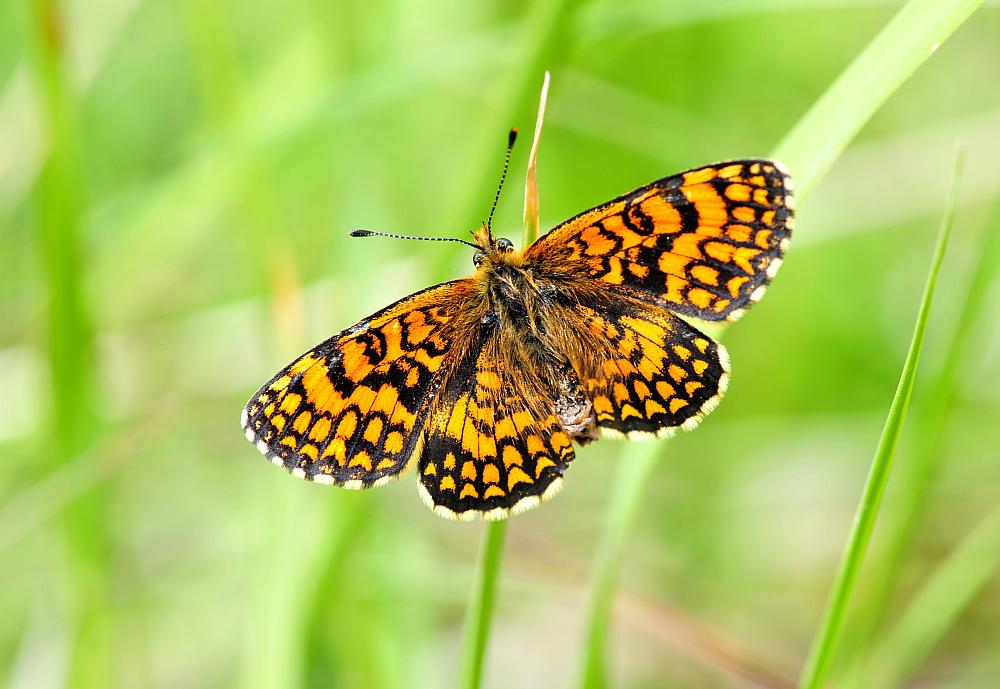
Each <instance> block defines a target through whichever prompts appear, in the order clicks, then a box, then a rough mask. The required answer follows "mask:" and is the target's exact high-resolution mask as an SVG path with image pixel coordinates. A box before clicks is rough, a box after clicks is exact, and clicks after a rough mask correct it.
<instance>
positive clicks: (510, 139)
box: [486, 129, 517, 233]
mask: <svg viewBox="0 0 1000 689" xmlns="http://www.w3.org/2000/svg"><path fill="white" fill-rule="evenodd" d="M516 140H517V129H511V130H510V134H508V135H507V155H506V156H505V157H504V159H503V173H502V174H501V175H500V185H499V186H498V187H497V195H496V196H494V197H493V207H492V208H490V217H489V220H487V221H486V229H487V230H489V231H490V233H492V232H493V214H494V213H495V212H496V210H497V203H499V202H500V191H501V190H502V189H503V182H504V180H505V179H507V168H508V167H509V166H510V152H511V151H512V150H514V142H515V141H516Z"/></svg>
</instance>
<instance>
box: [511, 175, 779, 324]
mask: <svg viewBox="0 0 1000 689" xmlns="http://www.w3.org/2000/svg"><path fill="white" fill-rule="evenodd" d="M793 207H794V204H793V200H792V195H791V181H790V179H789V177H788V175H787V174H786V173H785V172H784V170H783V168H782V167H781V166H780V164H779V163H777V162H775V161H771V160H737V161H731V162H724V163H715V164H713V165H708V166H706V167H702V168H697V169H694V170H689V171H687V172H682V173H680V174H677V175H672V176H670V177H664V178H663V179H661V180H657V181H656V182H653V183H652V184H648V185H646V186H644V187H640V188H639V189H636V190H635V191H633V192H631V193H629V194H626V195H625V196H621V197H619V198H617V199H615V200H613V201H610V202H608V203H606V204H604V205H601V206H598V207H597V208H593V209H591V210H589V211H586V212H584V213H581V214H580V215H578V216H576V217H575V218H573V219H571V220H568V221H566V222H565V223H563V224H561V225H559V226H558V227H556V228H554V229H553V230H552V231H551V232H549V233H548V234H546V235H545V236H543V237H542V238H540V239H539V240H538V241H537V242H535V243H534V244H532V245H531V246H530V247H529V248H528V249H527V251H526V257H527V258H528V259H529V260H532V261H536V262H538V263H539V264H540V265H561V266H565V267H566V270H567V272H568V273H569V274H571V275H575V276H578V277H586V278H592V279H596V280H600V281H601V282H603V283H605V284H607V285H614V286H616V287H617V288H618V289H619V290H622V291H624V292H627V293H629V294H631V295H633V296H635V297H636V298H639V299H641V300H644V301H648V302H650V303H653V304H657V305H659V306H663V307H665V308H667V309H669V310H671V311H673V312H675V313H678V314H681V315H686V316H694V317H696V318H700V319H704V320H710V321H717V320H730V321H732V320H736V319H737V318H739V317H740V316H741V315H742V314H743V312H744V311H745V309H746V308H747V307H748V306H749V305H750V304H752V303H753V302H755V301H758V300H759V299H760V298H761V297H762V296H763V294H764V290H765V289H766V287H767V285H768V283H769V282H770V280H771V278H772V277H774V275H775V273H776V272H777V270H778V266H780V265H781V259H782V255H783V254H784V251H785V248H786V247H787V245H788V239H789V237H790V236H791V229H792V220H793V213H792V209H793Z"/></svg>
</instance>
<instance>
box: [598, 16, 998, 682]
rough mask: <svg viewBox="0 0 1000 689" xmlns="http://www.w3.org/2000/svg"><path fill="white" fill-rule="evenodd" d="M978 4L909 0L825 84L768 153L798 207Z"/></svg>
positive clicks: (609, 568) (612, 570) (601, 565)
mask: <svg viewBox="0 0 1000 689" xmlns="http://www.w3.org/2000/svg"><path fill="white" fill-rule="evenodd" d="M979 4H980V2H979V1H978V0H976V1H972V2H968V1H966V2H955V1H954V0H939V1H938V2H930V1H929V0H911V2H910V3H909V4H907V5H906V6H905V7H904V8H903V9H902V10H900V12H899V13H898V14H897V15H896V17H895V18H894V19H893V20H892V21H891V22H890V23H889V24H888V25H887V26H886V27H885V29H883V30H882V32H881V33H880V34H879V35H878V36H877V37H876V38H875V39H874V40H873V41H872V43H871V44H869V46H868V47H867V48H866V49H865V50H864V51H862V53H861V54H860V55H859V56H858V57H857V58H855V60H854V61H853V62H852V63H851V65H850V66H849V67H848V68H847V70H846V71H845V72H844V73H843V74H842V75H841V76H840V78H838V79H837V81H835V82H834V83H833V84H832V85H831V86H830V87H829V89H827V91H826V92H825V93H824V94H823V95H822V96H821V97H820V99H819V100H818V101H817V102H816V103H815V104H814V105H813V107H812V108H810V110H809V111H808V112H807V113H806V114H805V115H804V116H803V118H802V119H801V120H800V121H799V122H798V124H797V125H796V126H795V127H794V128H793V129H792V131H791V132H790V133H789V134H788V136H786V137H785V139H784V140H783V141H782V142H781V143H780V144H779V145H778V147H777V149H776V150H775V151H774V153H773V155H774V157H775V158H779V159H781V160H782V161H784V163H785V164H786V165H787V166H788V167H789V169H790V170H791V171H792V175H793V177H794V179H795V183H796V198H797V200H798V202H799V203H800V204H801V203H802V201H803V200H805V198H806V197H808V195H809V193H810V192H811V191H812V190H813V189H814V188H815V186H816V184H817V183H818V182H819V180H820V178H822V176H823V175H824V174H825V173H826V172H827V170H829V168H830V166H831V165H832V164H833V161H834V160H835V159H836V158H837V156H839V155H840V153H841V152H842V151H843V150H844V149H845V148H846V147H847V145H848V144H849V143H850V141H851V140H852V139H853V138H854V136H855V135H856V134H857V132H858V130H860V129H861V127H862V126H863V125H864V123H865V122H866V121H868V119H869V118H871V116H872V115H874V114H875V112H876V111H877V110H878V107H879V106H880V105H881V104H882V103H884V102H885V100H886V99H887V98H888V97H889V96H890V95H891V94H892V93H893V92H894V91H895V90H896V89H897V88H899V86H901V85H902V84H903V83H904V82H905V81H906V79H907V78H908V77H909V76H910V75H912V74H913V72H914V71H915V70H916V69H917V67H919V65H920V64H922V62H923V61H924V60H926V59H927V57H929V56H930V54H931V53H932V52H933V49H934V48H935V47H936V46H937V45H938V44H939V43H941V42H942V41H944V40H945V39H947V38H948V36H950V35H951V33H953V32H954V30H955V29H956V28H958V26H959V25H960V24H961V23H962V21H964V20H965V19H966V18H967V17H968V16H969V14H971V12H972V10H973V9H975V7H977V6H978V5H979ZM931 19H938V20H940V22H941V23H940V24H939V25H934V27H933V30H930V29H928V28H927V27H924V26H922V25H920V22H922V21H929V20H931ZM945 20H947V21H945ZM911 33H912V34H913V35H912V36H911V35H910V34H911ZM904 34H905V35H904ZM875 73H878V74H879V79H880V80H879V81H877V82H872V81H871V80H870V76H871V75H872V74H875ZM623 454H627V453H623ZM633 461H635V462H636V463H637V464H646V463H649V464H652V463H653V462H655V456H654V453H652V452H650V453H649V455H646V454H645V453H643V454H642V455H641V457H637V458H635V459H633V458H632V457H623V458H622V467H621V469H620V470H619V471H621V472H623V474H624V475H623V476H622V477H621V479H620V481H619V484H620V485H621V489H620V490H617V491H616V492H615V493H614V494H613V495H612V497H611V500H610V503H609V507H608V510H609V514H610V515H616V514H628V513H634V512H636V511H637V509H638V508H637V507H634V506H631V504H632V503H638V502H639V501H641V499H642V496H643V493H644V491H645V488H646V484H645V483H642V482H638V481H633V480H631V478H630V477H629V475H631V474H633V473H634V474H638V475H641V474H644V473H646V472H647V471H648V468H647V467H644V466H640V467H634V466H629V465H630V463H632V462H633ZM619 523H620V522H618V521H617V520H616V519H614V518H612V517H609V518H608V520H607V522H606V525H607V526H606V527H605V529H606V531H605V534H604V536H603V537H602V541H601V543H602V546H601V548H600V550H599V551H598V555H597V560H596V562H595V564H594V569H593V572H594V573H593V575H592V582H593V583H592V591H591V594H590V609H589V610H588V614H587V624H586V628H585V632H584V649H583V656H582V659H581V663H582V666H581V670H580V672H579V676H580V678H581V686H585V687H588V688H590V687H600V686H603V683H604V670H603V668H604V665H605V661H604V652H605V644H604V640H605V638H606V630H605V627H606V624H607V619H608V615H609V610H610V605H611V601H612V598H613V591H614V586H615V581H616V579H617V572H618V569H619V563H620V561H621V557H622V550H623V548H624V546H625V543H626V541H627V538H628V535H629V532H630V531H631V529H630V528H629V529H628V530H627V531H626V532H624V533H619V534H614V535H613V534H612V533H611V531H610V530H611V529H612V528H618V526H617V525H618V524H619ZM626 525H627V523H626Z"/></svg>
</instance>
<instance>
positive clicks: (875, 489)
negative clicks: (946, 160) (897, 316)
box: [799, 151, 964, 689]
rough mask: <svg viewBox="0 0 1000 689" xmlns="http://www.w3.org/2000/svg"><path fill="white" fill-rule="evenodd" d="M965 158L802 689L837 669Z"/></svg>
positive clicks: (917, 358) (906, 402)
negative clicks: (849, 611) (842, 638)
mask: <svg viewBox="0 0 1000 689" xmlns="http://www.w3.org/2000/svg"><path fill="white" fill-rule="evenodd" d="M963 158H964V156H963V154H962V151H959V153H958V154H957V156H956V160H955V169H954V172H953V173H952V181H951V188H950V190H949V192H948V200H947V202H946V206H945V212H944V216H943V218H942V221H941V230H940V232H939V233H938V239H937V245H936V246H935V248H934V258H933V260H932V261H931V268H930V273H929V274H928V276H927V284H926V286H925V288H924V295H923V298H922V300H921V302H920V310H919V312H918V313H917V322H916V326H915V327H914V330H913V339H912V340H911V342H910V349H909V351H908V352H907V354H906V361H905V362H904V363H903V371H902V373H901V375H900V378H899V385H898V386H897V388H896V394H895V395H894V396H893V399H892V404H891V406H890V407H889V415H888V417H887V418H886V421H885V426H884V427H883V429H882V436H881V438H879V443H878V447H877V448H876V450H875V458H874V460H873V461H872V466H871V469H870V470H869V473H868V479H867V481H866V482H865V488H864V492H863V493H862V496H861V502H860V503H859V505H858V509H857V512H856V513H855V517H854V525H853V527H852V528H851V534H850V536H849V538H848V541H847V546H846V548H845V550H844V555H843V558H842V559H841V563H840V566H839V568H838V570H837V575H836V577H835V578H834V585H833V591H832V593H831V595H830V599H829V602H828V604H827V608H826V611H825V612H824V614H823V621H822V623H821V624H820V627H819V632H818V633H817V635H816V639H815V641H814V642H813V646H812V649H811V651H810V653H809V659H808V660H807V662H806V666H805V669H804V671H803V673H802V679H801V681H800V683H799V686H800V687H802V689H818V687H821V686H823V685H824V684H825V683H826V681H827V679H828V678H829V676H830V672H831V670H832V669H833V662H834V659H835V658H836V653H837V645H838V644H839V642H840V637H841V635H842V633H843V629H844V619H845V617H846V614H847V608H848V605H849V604H850V602H851V596H852V595H853V593H854V588H855V585H856V584H857V580H858V574H859V572H860V571H861V564H862V562H863V561H864V557H865V552H866V551H867V549H868V543H869V541H870V540H871V535H872V531H873V530H874V529H875V520H876V519H877V517H878V512H879V507H880V506H881V503H882V496H883V494H884V493H885V487H886V484H887V483H888V482H889V475H890V473H891V472H892V460H893V456H894V455H895V452H896V445H897V444H898V442H899V436H900V434H901V432H902V430H903V424H904V422H905V421H906V411H907V408H908V407H909V404H910V396H911V395H912V394H913V384H914V381H915V380H916V376H917V364H918V363H919V361H920V352H921V349H922V347H923V343H924V335H925V333H926V329H927V318H928V316H929V314H930V309H931V302H932V301H933V297H934V288H935V286H936V284H937V278H938V272H939V271H940V269H941V261H942V260H943V259H944V254H945V251H946V249H947V247H948V238H949V236H950V234H951V225H952V220H953V218H954V215H955V207H956V205H957V202H958V201H957V196H958V192H957V190H958V184H959V179H960V177H961V170H962V163H963Z"/></svg>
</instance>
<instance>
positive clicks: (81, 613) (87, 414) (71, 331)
mask: <svg viewBox="0 0 1000 689" xmlns="http://www.w3.org/2000/svg"><path fill="white" fill-rule="evenodd" d="M64 11H65V8H64V7H63V3H60V2H58V1H57V0H42V1H40V2H35V3H30V7H29V8H28V9H27V13H28V14H29V15H30V18H28V19H27V22H28V23H29V24H30V28H29V29H28V30H27V31H25V35H26V37H27V39H28V41H29V44H30V49H31V52H32V56H31V57H32V63H33V64H32V66H33V71H34V76H35V79H36V82H37V83H38V85H39V87H40V91H41V94H40V96H41V98H40V101H41V103H40V109H41V111H42V117H43V123H42V127H44V129H45V132H46V135H47V137H48V142H49V150H48V156H47V158H46V160H45V163H44V165H43V167H42V169H41V173H40V175H39V176H38V178H37V180H36V184H35V187H34V193H33V198H32V215H33V225H34V227H33V231H34V236H35V239H36V241H37V243H38V248H39V255H40V263H41V265H42V268H43V271H44V285H45V287H44V289H45V304H46V310H45V321H46V322H45V325H46V329H47V333H46V350H47V351H46V365H47V367H48V374H49V375H48V378H49V380H50V382H51V386H50V407H49V416H48V419H47V420H46V423H45V426H46V431H47V435H48V436H49V437H50V438H51V441H50V442H51V453H52V456H51V460H52V461H53V463H55V464H58V465H60V466H61V467H63V469H65V470H68V472H69V473H72V472H73V468H74V467H73V466H72V464H71V462H72V460H73V459H74V457H76V456H77V455H79V454H81V453H85V452H86V450H87V449H88V448H89V447H90V445H91V444H92V443H93V442H94V439H95V438H96V437H97V435H98V432H97V424H98V420H99V419H98V416H97V414H96V412H95V406H94V387H95V373H94V358H93V355H94V346H93V343H94V339H95V336H94V330H93V326H92V323H91V318H90V313H89V308H88V306H87V304H86V290H85V281H86V262H85V252H84V246H85V242H86V239H85V236H84V225H85V216H86V212H87V205H88V199H87V195H86V186H87V185H86V182H87V179H86V175H85V172H84V170H85V166H84V162H83V155H82V153H81V143H80V129H81V124H80V120H81V118H80V115H79V111H78V104H77V98H76V92H75V90H74V87H73V83H72V80H71V78H70V76H69V75H68V74H67V70H66V69H65V63H66V55H67V53H68V52H69V45H68V42H67V36H65V35H64V34H63V33H62V32H60V31H57V30H53V29H54V27H61V26H63V23H64V22H65V21H66V17H65V16H64ZM60 475H64V474H63V473H62V471H58V472H56V473H54V474H51V475H50V476H56V477H58V476H60ZM56 481H57V482H58V479H56ZM45 483H48V481H45ZM62 518H63V521H62V530H63V541H64V544H65V549H66V559H65V563H64V564H63V567H64V568H65V569H64V571H65V573H66V574H68V575H69V576H68V577H67V578H66V579H65V582H66V585H67V587H68V590H67V593H68V595H67V596H66V600H65V601H64V606H65V608H64V610H63V611H62V614H63V615H64V617H65V618H66V619H67V623H68V624H69V625H72V626H73V627H75V629H74V632H73V639H72V644H73V645H72V649H71V654H70V655H71V657H70V661H69V668H68V677H67V678H66V686H69V687H85V686H96V685H97V683H98V682H100V681H102V679H103V678H106V676H107V675H108V672H109V670H110V668H111V666H112V647H111V644H110V641H109V634H110V628H111V624H112V622H111V615H110V614H109V613H108V608H109V605H110V604H109V597H110V583H109V574H108V569H109V560H110V550H111V545H110V541H111V536H110V534H109V532H108V529H107V515H106V499H105V496H104V495H102V494H101V493H100V492H98V491H93V492H91V493H89V494H87V495H86V496H83V497H81V498H80V499H77V500H73V501H70V502H68V503H66V507H65V509H63V511H62Z"/></svg>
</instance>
